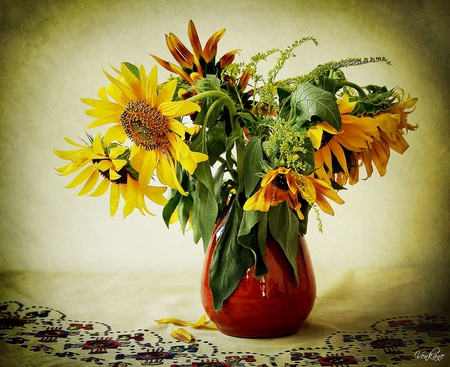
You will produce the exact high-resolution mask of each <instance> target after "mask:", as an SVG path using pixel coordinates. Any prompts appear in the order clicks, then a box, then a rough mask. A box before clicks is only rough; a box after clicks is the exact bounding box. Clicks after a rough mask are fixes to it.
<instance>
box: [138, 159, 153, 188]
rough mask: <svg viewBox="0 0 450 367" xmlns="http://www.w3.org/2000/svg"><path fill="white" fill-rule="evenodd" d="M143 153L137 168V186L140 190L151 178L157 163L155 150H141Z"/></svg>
mask: <svg viewBox="0 0 450 367" xmlns="http://www.w3.org/2000/svg"><path fill="white" fill-rule="evenodd" d="M143 154H144V157H143V160H142V167H141V168H140V170H139V186H140V188H141V190H142V191H143V190H144V189H145V187H146V186H147V185H148V183H149V181H150V179H151V178H152V176H153V172H154V171H155V167H156V163H157V156H156V154H157V153H156V151H154V150H151V151H143Z"/></svg>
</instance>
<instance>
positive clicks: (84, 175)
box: [66, 165, 95, 189]
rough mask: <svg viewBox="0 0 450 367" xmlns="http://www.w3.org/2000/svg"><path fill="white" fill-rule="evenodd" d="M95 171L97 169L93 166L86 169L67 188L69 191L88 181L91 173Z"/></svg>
mask: <svg viewBox="0 0 450 367" xmlns="http://www.w3.org/2000/svg"><path fill="white" fill-rule="evenodd" d="M94 170H95V167H94V166H92V165H89V166H88V167H86V168H85V169H84V170H83V171H81V172H80V173H79V174H78V175H77V177H75V178H74V179H73V180H72V181H71V182H70V183H69V184H68V185H67V186H66V188H68V189H73V188H74V187H77V186H78V185H80V184H81V183H82V182H83V181H86V180H87V179H88V178H89V176H90V175H91V173H92V172H93V171H94Z"/></svg>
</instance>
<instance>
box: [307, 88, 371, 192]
mask: <svg viewBox="0 0 450 367" xmlns="http://www.w3.org/2000/svg"><path fill="white" fill-rule="evenodd" d="M355 104H356V102H350V101H349V97H348V95H347V94H344V96H343V98H342V99H340V100H339V101H338V108H339V112H340V114H341V121H342V125H341V130H340V131H336V130H335V129H334V128H333V127H332V126H330V125H329V124H328V123H326V122H325V121H322V122H320V123H318V124H316V125H315V126H314V127H312V128H310V129H309V130H308V133H309V136H310V137H311V139H312V141H313V145H314V148H315V153H314V159H315V168H316V171H315V175H316V176H317V177H318V178H320V179H321V180H324V181H326V182H327V183H330V178H332V177H334V175H335V174H336V173H337V172H335V170H334V168H333V158H334V159H336V160H337V162H338V163H339V166H340V168H341V170H342V174H341V175H340V177H349V175H350V172H349V167H348V164H347V158H348V156H347V155H346V152H345V150H347V151H348V152H362V151H364V150H365V149H367V143H370V142H372V141H373V136H378V128H377V122H376V121H374V120H373V119H372V118H370V117H366V116H363V117H357V116H353V115H350V112H351V111H353V109H354V107H355ZM341 170H339V171H341Z"/></svg>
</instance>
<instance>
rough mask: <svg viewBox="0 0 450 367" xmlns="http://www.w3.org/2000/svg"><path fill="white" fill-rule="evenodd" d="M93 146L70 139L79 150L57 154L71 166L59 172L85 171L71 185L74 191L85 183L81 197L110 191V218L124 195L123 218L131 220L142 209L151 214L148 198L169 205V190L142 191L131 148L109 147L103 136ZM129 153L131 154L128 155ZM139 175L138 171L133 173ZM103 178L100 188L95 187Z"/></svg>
mask: <svg viewBox="0 0 450 367" xmlns="http://www.w3.org/2000/svg"><path fill="white" fill-rule="evenodd" d="M90 140H91V144H90V145H80V144H77V143H75V142H74V141H72V140H70V139H68V138H66V141H67V142H68V143H69V144H70V145H73V146H75V147H77V148H78V149H74V150H57V149H54V152H55V154H56V155H57V156H58V157H60V158H62V159H65V160H68V161H71V163H69V164H67V165H65V166H62V167H60V168H57V169H56V171H57V172H58V173H59V174H60V175H61V176H67V175H70V174H72V173H74V172H76V171H79V170H81V169H82V168H84V169H83V170H82V171H81V172H80V173H79V174H78V175H77V176H76V177H75V178H74V179H73V180H72V181H71V182H70V183H69V184H68V185H67V186H66V188H68V189H72V188H75V187H77V186H79V185H81V184H82V183H83V182H84V186H83V187H82V188H81V190H80V192H79V193H78V194H77V196H81V195H86V194H89V193H90V194H89V195H90V196H101V195H103V194H105V193H106V192H107V191H108V189H109V188H110V189H111V190H110V215H111V217H112V216H114V215H115V214H116V212H117V209H118V207H119V201H120V196H122V198H123V199H124V201H125V205H124V208H123V215H124V217H127V216H128V215H130V214H131V213H132V212H133V211H134V209H136V208H137V209H138V210H139V211H140V212H141V213H142V214H144V212H147V213H148V214H151V213H150V212H149V210H148V209H147V206H146V204H145V200H144V196H146V197H147V198H149V199H150V200H152V201H153V202H155V203H156V204H159V205H165V204H166V203H167V199H166V198H165V197H164V196H163V193H164V192H165V191H166V189H167V188H166V187H154V186H147V187H145V188H144V190H141V188H140V186H139V184H138V182H137V181H136V180H135V179H134V177H133V176H132V175H131V173H130V171H129V169H130V168H129V167H128V166H127V165H128V163H129V162H128V160H127V159H126V156H127V155H129V152H127V148H126V147H124V146H121V145H117V144H115V145H112V146H111V147H109V148H106V147H105V145H104V140H103V139H102V138H101V135H100V133H99V134H97V135H96V137H95V138H94V139H92V138H91V139H90ZM127 153H128V154H127ZM133 173H135V174H136V172H133ZM99 179H101V181H100V183H99V184H98V186H97V188H95V190H94V187H95V185H96V184H97V182H98V180H99Z"/></svg>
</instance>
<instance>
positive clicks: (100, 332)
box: [0, 301, 450, 367]
mask: <svg viewBox="0 0 450 367" xmlns="http://www.w3.org/2000/svg"><path fill="white" fill-rule="evenodd" d="M1 344H3V345H1ZM304 344H305V343H303V345H302V346H299V347H298V348H294V349H290V350H283V351H280V352H279V353H275V354H273V355H267V354H262V353H253V352H251V351H246V352H242V351H241V352H230V351H226V350H220V348H219V346H217V345H214V344H213V343H210V342H208V341H207V340H196V341H195V342H193V343H189V344H187V343H182V342H180V341H177V340H175V339H173V338H171V337H170V336H167V337H164V336H161V335H159V334H157V333H155V332H153V331H151V330H148V329H137V330H133V331H128V332H125V331H123V332H121V331H114V330H113V329H112V327H111V326H109V325H107V324H105V323H102V322H98V321H95V322H92V321H88V322H86V321H74V320H70V319H68V318H67V316H66V315H64V314H63V313H62V312H60V311H57V310H54V309H52V308H50V307H42V306H29V307H26V306H24V305H23V304H21V303H19V302H16V301H10V302H6V303H2V304H0V346H2V349H3V350H5V348H10V349H11V348H24V349H27V350H29V352H30V353H36V354H40V353H44V354H46V355H48V356H53V357H54V358H55V359H58V358H59V359H61V364H64V360H72V361H78V362H80V365H81V366H82V365H86V366H89V365H92V364H94V365H103V366H107V367H127V366H142V365H143V366H148V365H170V366H172V367H207V366H208V367H213V366H217V367H219V366H222V367H246V366H258V367H269V366H272V367H276V366H283V367H291V366H317V367H320V366H348V367H351V366H353V365H358V366H370V367H382V366H391V365H399V364H400V365H406V366H407V365H408V362H409V361H412V360H415V359H422V360H423V361H434V362H438V361H444V360H445V359H446V358H447V359H448V360H449V361H450V327H449V324H448V322H447V321H446V320H445V319H444V318H442V317H440V316H436V315H434V316H433V315H415V316H398V317H392V318H389V319H383V320H380V321H377V322H376V323H374V324H373V325H371V326H370V327H369V328H368V329H367V330H362V331H338V332H335V333H333V334H331V335H330V336H329V337H328V338H326V340H324V341H323V344H322V345H321V346H313V345H311V346H304ZM10 349H9V350H10Z"/></svg>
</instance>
